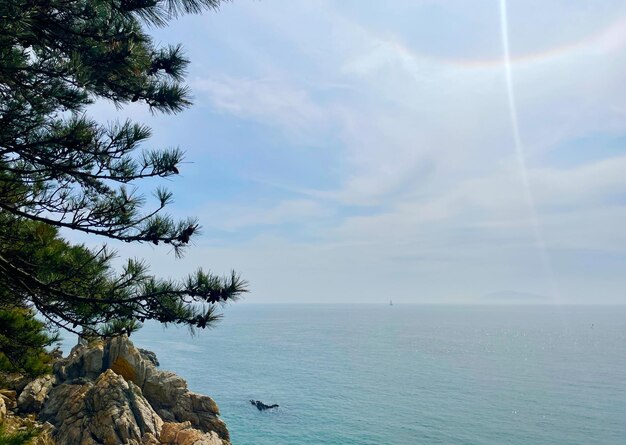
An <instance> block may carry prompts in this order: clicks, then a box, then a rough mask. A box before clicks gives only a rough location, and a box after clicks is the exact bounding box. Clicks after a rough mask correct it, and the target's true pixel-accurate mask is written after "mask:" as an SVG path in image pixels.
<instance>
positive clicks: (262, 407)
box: [250, 400, 278, 411]
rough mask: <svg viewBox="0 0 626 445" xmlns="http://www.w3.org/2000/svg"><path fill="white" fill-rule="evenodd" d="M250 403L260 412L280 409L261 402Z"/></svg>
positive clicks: (253, 401) (251, 401) (252, 401)
mask: <svg viewBox="0 0 626 445" xmlns="http://www.w3.org/2000/svg"><path fill="white" fill-rule="evenodd" d="M250 403H251V404H252V405H254V406H256V407H257V409H258V410H259V411H265V410H266V409H272V408H278V405H276V404H274V405H266V404H265V403H263V402H261V401H260V400H250Z"/></svg>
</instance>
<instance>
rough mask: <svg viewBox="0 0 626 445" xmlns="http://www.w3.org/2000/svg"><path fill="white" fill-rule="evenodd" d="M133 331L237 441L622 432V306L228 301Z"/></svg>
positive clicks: (472, 440) (434, 439)
mask: <svg viewBox="0 0 626 445" xmlns="http://www.w3.org/2000/svg"><path fill="white" fill-rule="evenodd" d="M131 340H132V341H133V342H134V343H135V345H136V346H138V347H143V348H146V349H150V350H152V351H154V352H155V353H156V354H157V356H158V358H159V361H160V363H161V369H166V370H171V371H174V372H176V373H178V374H179V375H181V376H182V377H184V378H185V379H186V380H187V381H188V384H189V387H190V389H191V390H193V391H195V392H198V393H202V394H207V395H210V396H211V397H212V398H214V399H215V401H216V402H217V403H218V405H219V407H220V410H221V413H222V418H223V419H224V420H225V422H226V423H227V425H228V428H229V430H230V433H231V439H232V443H233V444H234V445H281V444H285V445H315V444H320V445H321V444H324V445H344V444H345V445H348V444H350V445H352V444H354V445H361V444H363V445H374V444H376V445H381V444H385V445H411V444H458V445H469V444H492V445H503V444H520V445H521V444H546V445H547V444H559V445H563V444H567V445H576V444H579V445H589V444H602V445H610V444H615V445H624V444H626V306H509V305H500V306H483V305H475V306H450V305H402V304H395V305H393V306H389V305H388V304H380V305H253V304H234V305H232V306H228V307H227V308H225V310H224V318H223V320H222V321H221V322H220V323H219V324H218V325H217V327H216V328H214V329H210V330H207V331H199V332H197V333H196V334H195V335H193V336H192V335H190V333H189V331H188V330H187V329H184V328H172V327H169V328H166V329H164V328H163V327H162V326H160V325H158V324H151V323H148V324H146V325H145V326H144V328H143V329H141V330H140V331H139V332H136V333H134V334H133V335H132V336H131ZM66 341H67V339H66ZM251 399H252V400H260V401H262V402H264V403H266V404H274V403H275V404H278V405H279V407H278V408H276V409H272V410H267V411H259V410H258V409H257V408H256V407H254V406H252V405H251V404H250V400H251Z"/></svg>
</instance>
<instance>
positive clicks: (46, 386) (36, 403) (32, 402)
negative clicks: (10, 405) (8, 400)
mask: <svg viewBox="0 0 626 445" xmlns="http://www.w3.org/2000/svg"><path fill="white" fill-rule="evenodd" d="M53 383H54V377H53V376H51V375H46V376H43V377H38V378H36V379H35V380H33V381H31V382H30V383H29V384H27V385H26V386H25V387H24V389H23V390H22V392H21V393H20V396H19V397H18V399H17V409H18V410H19V411H20V412H22V413H34V412H38V411H39V410H40V409H41V407H42V406H43V404H44V402H45V401H46V398H47V397H48V393H49V392H50V390H51V389H52V385H53Z"/></svg>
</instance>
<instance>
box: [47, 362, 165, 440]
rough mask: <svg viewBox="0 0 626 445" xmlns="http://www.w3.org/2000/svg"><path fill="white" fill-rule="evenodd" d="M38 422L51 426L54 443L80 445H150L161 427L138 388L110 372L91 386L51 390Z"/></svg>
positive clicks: (64, 387)
mask: <svg viewBox="0 0 626 445" xmlns="http://www.w3.org/2000/svg"><path fill="white" fill-rule="evenodd" d="M39 419H40V420H42V421H49V422H50V423H51V424H52V425H54V427H55V431H54V438H55V440H56V441H57V443H63V444H65V443H67V444H70V443H76V444H81V445H96V444H105V445H117V444H127V445H143V444H145V443H149V442H150V441H152V442H153V443H154V440H156V439H157V438H158V437H159V436H160V432H161V427H162V425H163V421H162V420H161V419H160V418H159V416H158V415H157V414H156V412H155V411H154V410H153V409H152V407H151V406H150V404H149V403H148V402H147V401H146V399H145V398H144V397H143V395H142V394H141V390H140V389H139V387H137V386H136V385H135V384H134V383H132V382H128V381H126V380H125V379H124V378H123V377H122V376H120V375H118V374H116V373H115V372H113V371H112V370H110V369H109V370H106V371H105V372H104V373H102V374H101V375H100V376H99V377H98V378H97V379H96V380H95V381H94V382H93V383H91V382H87V383H83V384H72V383H63V384H61V385H59V386H57V387H55V388H53V389H52V391H51V392H50V395H49V399H48V401H47V402H46V404H45V405H44V407H43V409H42V410H41V412H40V413H39Z"/></svg>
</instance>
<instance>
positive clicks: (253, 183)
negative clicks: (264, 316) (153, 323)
mask: <svg viewBox="0 0 626 445" xmlns="http://www.w3.org/2000/svg"><path fill="white" fill-rule="evenodd" d="M153 32H154V35H155V39H156V40H157V42H160V43H162V44H167V43H182V44H183V46H184V48H185V49H186V53H187V55H188V57H189V58H190V60H191V61H192V63H191V66H190V68H189V73H188V76H187V81H188V83H189V85H190V87H191V88H192V91H193V96H194V102H195V104H194V106H193V107H192V108H190V109H188V110H186V111H184V112H183V113H180V114H178V115H176V116H168V115H165V116H163V115H156V116H152V115H151V114H150V113H149V111H148V110H146V109H145V108H143V107H140V106H138V105H136V104H133V105H132V106H130V107H126V108H124V109H123V110H121V111H119V110H115V108H114V107H112V106H110V105H108V104H102V103H99V104H97V105H95V106H94V108H93V109H92V110H91V111H92V114H93V115H94V116H95V117H97V118H99V119H101V120H114V119H123V118H124V117H127V116H128V117H132V118H133V119H134V120H136V121H138V122H142V123H146V124H148V125H150V126H152V128H153V133H154V135H153V137H152V139H151V142H150V143H149V144H146V148H153V147H171V146H180V147H181V148H183V149H184V150H185V151H186V153H187V155H186V161H187V162H185V163H184V164H182V165H181V168H180V171H181V174H180V176H178V177H175V178H173V179H171V180H166V181H165V185H166V186H167V187H169V188H170V189H171V190H172V191H173V192H174V195H175V203H174V204H173V205H172V206H171V207H170V213H172V214H174V215H177V216H180V217H185V216H187V215H195V216H197V217H198V218H199V219H200V221H201V224H202V227H203V230H202V235H201V236H200V237H198V238H197V239H196V240H195V242H194V244H193V245H192V246H191V248H190V249H189V251H188V252H187V254H186V256H185V258H183V259H176V258H175V257H174V255H173V254H172V253H171V252H169V251H168V250H167V247H161V246H159V247H154V246H151V245H150V246H135V247H131V246H129V245H123V246H117V245H113V247H116V248H118V250H119V253H120V257H121V258H126V257H133V256H138V257H144V258H146V259H148V260H149V262H150V263H151V264H152V270H153V271H154V272H155V273H156V274H159V275H161V276H170V277H173V278H178V277H183V276H184V275H185V274H186V273H188V272H190V271H192V270H194V269H195V268H197V267H200V266H201V267H203V268H204V269H209V270H212V271H214V272H216V273H218V274H222V273H228V272H229V271H230V270H231V269H234V270H236V271H238V272H240V273H241V274H242V276H243V277H244V278H245V279H247V280H248V281H249V282H250V291H251V292H250V293H249V294H248V295H247V296H246V299H245V302H246V303H313V302H317V303H377V304H386V303H388V301H389V300H390V299H393V301H394V303H395V304H403V303H494V302H514V303H520V302H529V303H555V304H569V303H572V304H576V303H585V304H586V303H626V295H625V293H626V229H625V228H626V89H625V88H624V79H626V2H624V1H622V0H620V1H611V0H606V1H602V2H598V1H594V0H590V1H582V0H567V1H559V0H553V1H550V2H546V1H544V0H516V1H512V0H509V1H499V0H475V1H471V2H467V1H446V0H436V1H435V0H433V1H427V0H422V1H418V0H408V1H403V0H395V1H393V2H381V1H363V0H351V1H350V0H342V1H334V2H333V1H323V0H315V1H306V0H294V1H289V2H287V1H278V0H263V1H252V0H236V1H234V2H232V3H225V4H223V5H222V6H221V8H220V10H219V11H217V12H207V13H204V14H203V15H201V16H190V17H184V18H182V19H179V20H177V21H175V22H173V23H172V24H171V25H170V26H169V27H168V28H166V29H159V30H154V31H153ZM148 185H149V186H150V187H154V186H156V183H151V184H148ZM99 242H101V240H99V239H96V240H93V239H90V241H89V243H94V244H98V243H99Z"/></svg>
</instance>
